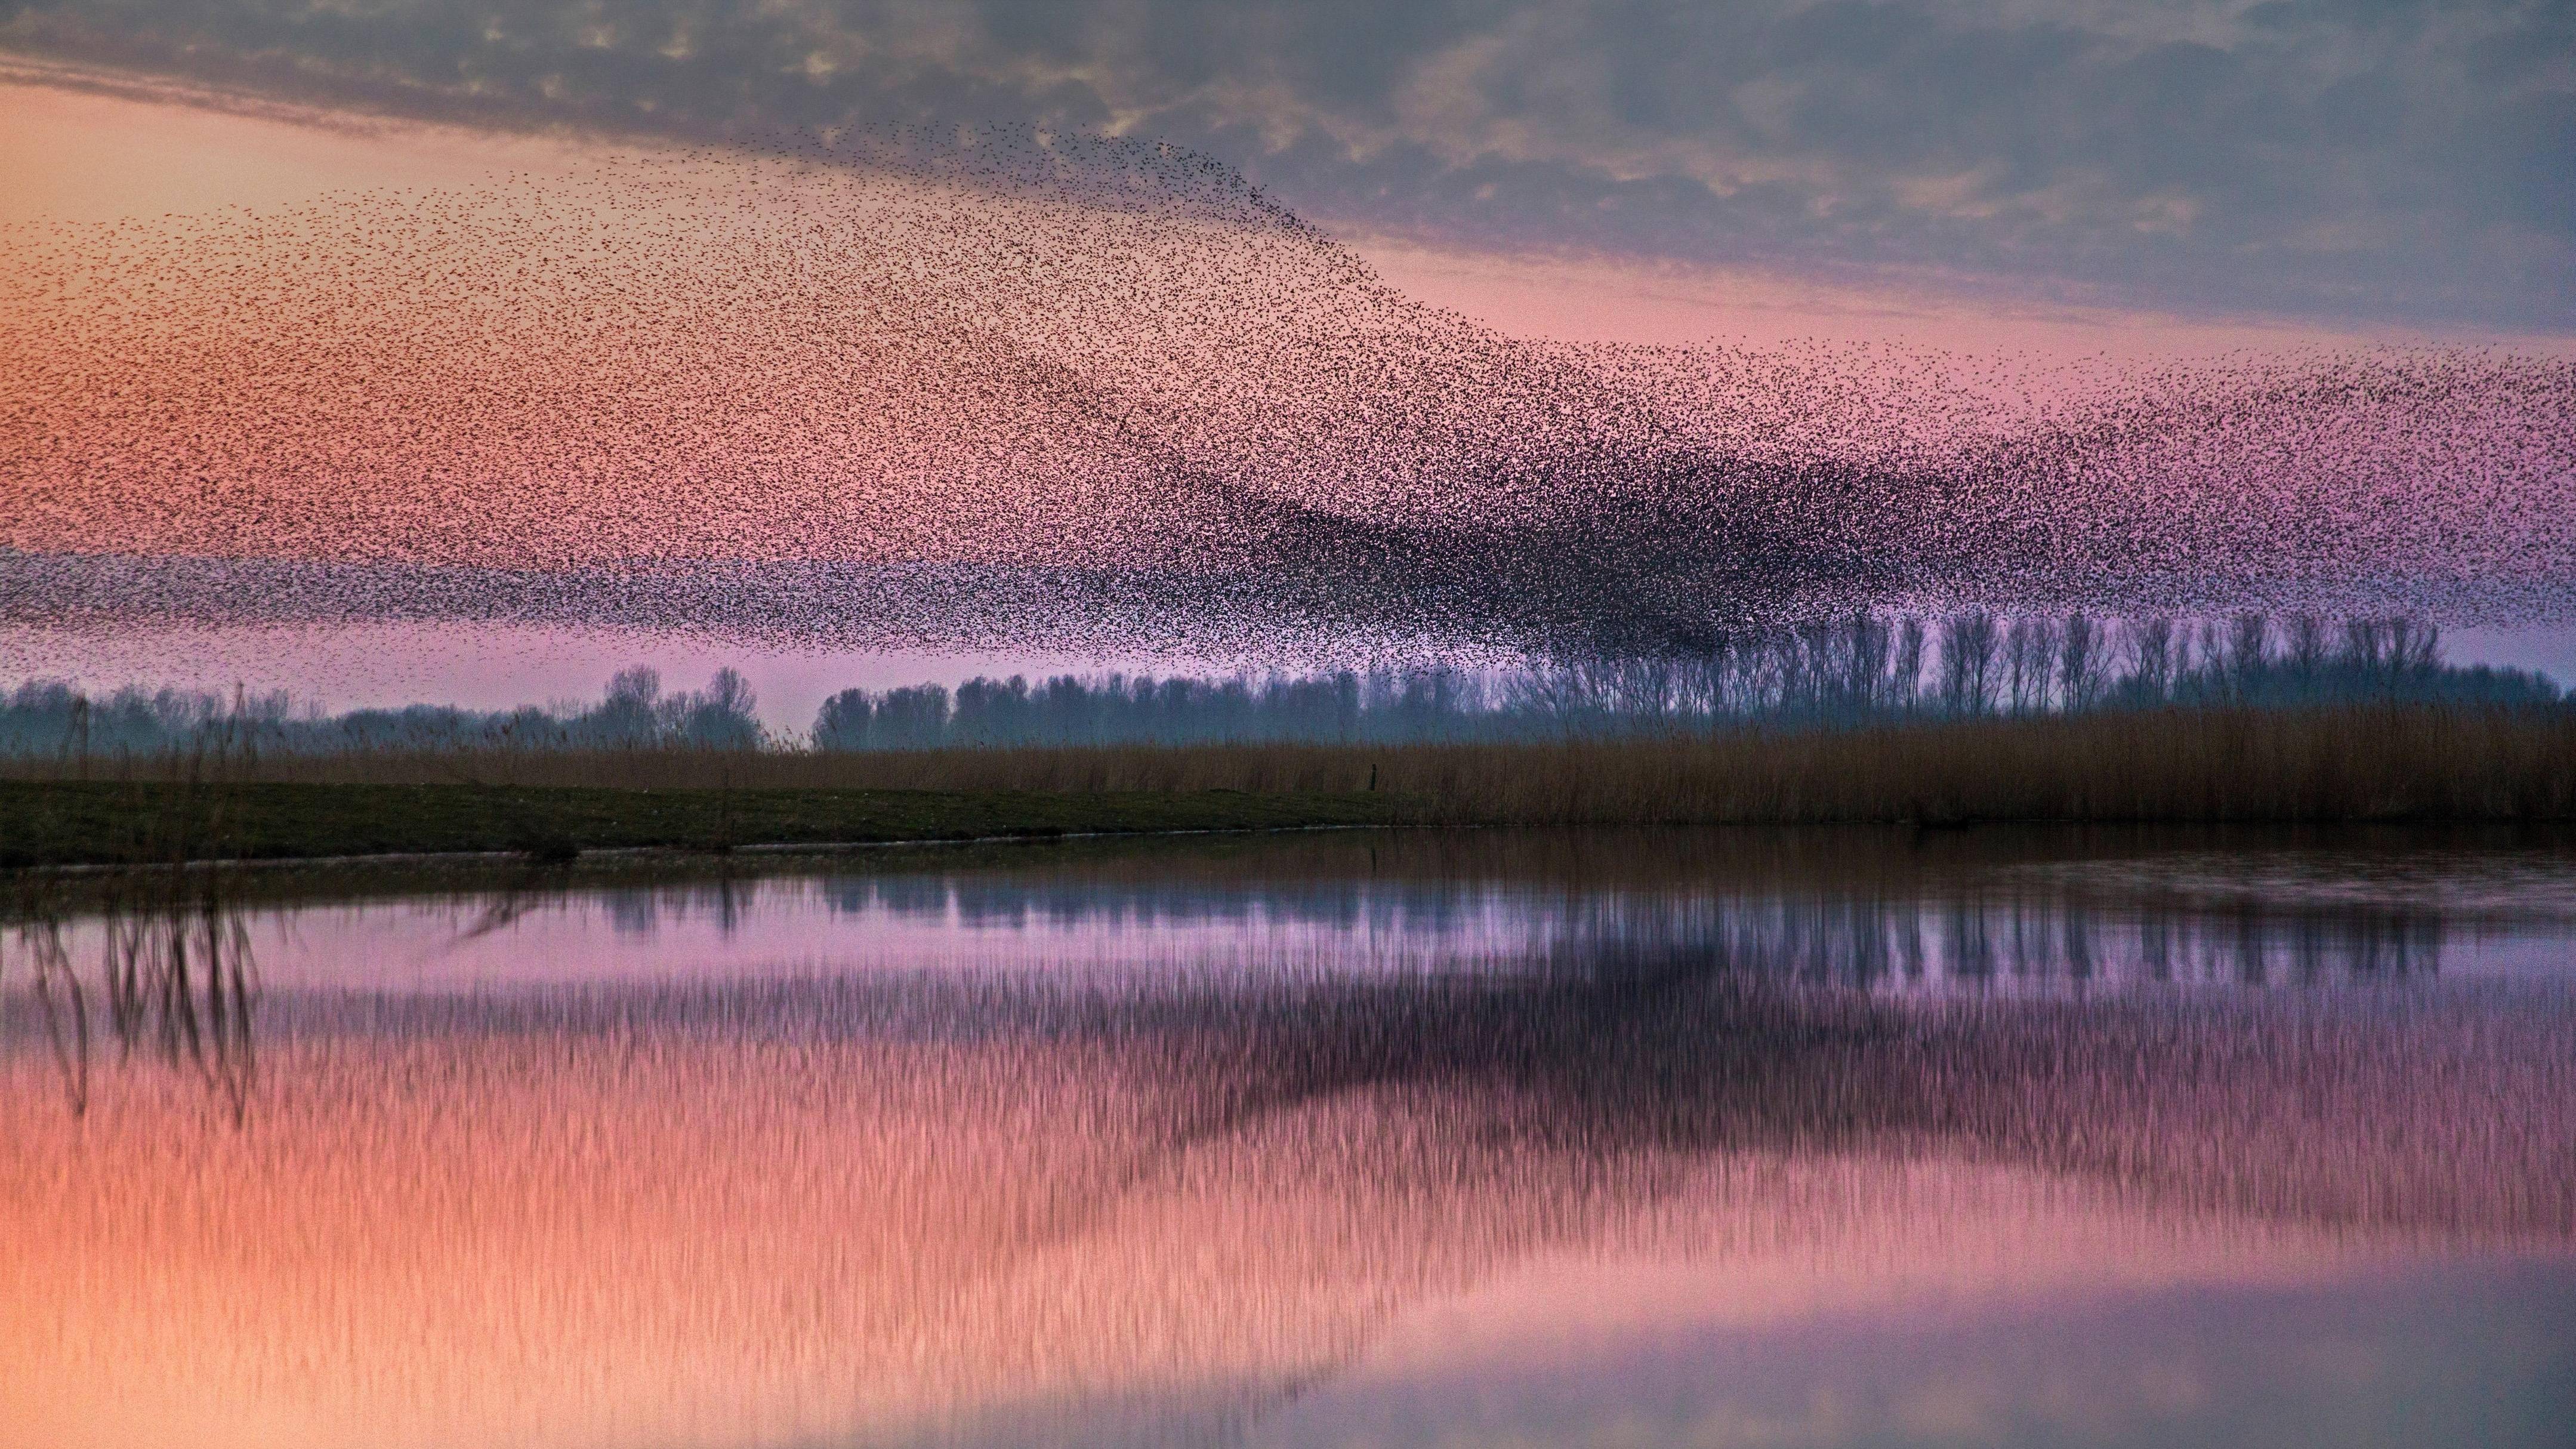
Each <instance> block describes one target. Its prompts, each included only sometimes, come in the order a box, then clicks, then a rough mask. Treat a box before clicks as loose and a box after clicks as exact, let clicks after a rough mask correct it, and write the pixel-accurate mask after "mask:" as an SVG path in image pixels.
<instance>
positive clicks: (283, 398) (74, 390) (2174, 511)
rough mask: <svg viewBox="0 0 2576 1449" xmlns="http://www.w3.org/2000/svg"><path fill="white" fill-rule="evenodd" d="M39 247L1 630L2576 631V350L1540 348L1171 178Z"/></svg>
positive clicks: (750, 167)
mask: <svg viewBox="0 0 2576 1449" xmlns="http://www.w3.org/2000/svg"><path fill="white" fill-rule="evenodd" d="M863 143H864V144H863ZM0 255H5V256H6V258H7V259H8V265H7V266H6V267H0V496H5V497H6V498H8V499H9V507H8V508H7V509H6V510H5V511H0V620H15V621H20V622H27V621H39V622H41V621H45V620H57V621H58V620H64V619H93V620H96V619H110V620H112V619H117V618H141V617H169V616H185V617H206V616H215V617H224V618H259V619H288V620H308V621H310V620H329V619H361V618H385V617H439V618H448V617H479V618H504V619H514V620H520V621H531V620H536V621H544V620H561V621H594V622H598V621H605V622H618V623H646V624H654V625H660V626H665V627H672V628H682V629H707V630H715V631H730V632H734V633H738V634H739V633H752V634H760V635H766V636H774V637H777V638H781V639H793V640H802V641H807V642H812V643H818V644H828V645H832V646H836V647H888V646H914V647H918V646H924V645H928V646H941V645H970V646H971V645H982V646H986V647H991V646H997V645H998V646H1043V647H1059V648H1061V647H1076V648H1091V649H1098V650H1132V649H1137V648H1147V649H1151V648H1158V647H1168V646H1172V645H1175V644H1190V645H1195V646H1197V647H1199V648H1201V649H1202V650H1214V651H1218V652H1237V653H1253V654H1259V653H1271V654H1275V655H1286V654H1295V653H1312V652H1313V651H1315V650H1316V649H1319V648H1320V649H1326V650H1329V649H1333V648H1340V647H1346V646H1351V645H1352V644H1353V641H1358V640H1363V639H1365V640H1372V641H1379V642H1386V643H1391V644H1392V645H1393V646H1400V647H1415V646H1429V647H1434V648H1452V649H1477V648H1497V649H1510V650H1514V651H1530V650H1537V651H1541V652H1547V651H1556V650H1567V649H1582V650H1598V649H1616V650H1638V651H1656V650H1665V649H1677V648H1688V647H1689V646H1690V644H1691V642H1692V641H1693V640H1694V639H1696V638H1699V637H1702V636H1704V635H1706V634H1707V633H1708V632H1710V631H1712V630H1715V629H1719V628H1724V627H1729V626H1731V625H1734V624H1737V623H1741V622H1745V621H1748V620H1756V619H1766V618H1781V617H1792V616H1802V615H1805V616H1812V615H1815V614H1818V613H1823V612H1840V611H1845V610H1849V609H1852V608H1855V607H1886V606H1897V605H1901V606H1905V607H1943V606H1956V605H1961V604H1995V605H2000V606H2003V607H2008V608H2031V607H2046V608H2051V609H2063V608H2068V607H2100V608H2102V609H2105V610H2114V611H2120V612H2130V613H2135V612H2142V611H2156V610H2175V611H2191V610H2207V609H2218V608H2233V607H2247V606H2261V607H2267V608H2301V609H2316V610H2321V611H2326V612H2354V611H2361V610H2369V609H2382V608H2389V607H2407V608H2413V609H2418V610H2422V611H2425V612H2428V613H2431V614H2433V615H2435V616H2436V617H2448V618H2453V619H2459V620H2467V621H2506V620H2522V621H2536V620H2544V619H2548V618H2552V617H2556V616H2559V615H2563V614H2565V613H2566V612H2569V604H2570V602H2571V601H2576V590H2571V588H2570V584H2571V582H2576V362H2571V361H2570V360H2568V359H2566V358H2564V357H2554V356H2548V355H2532V354H2527V353H2514V352H2502V351H2482V350H2465V349H2413V350H2394V349H2359V350H2348V351H2303V352H2292V353H2286V354H2277V355H2268V356H2257V355H2250V354H2248V355H2238V356H2232V357H2227V358H2223V359H2218V360H2212V361H2202V362H2195V363H2178V364H2174V365H2171V366H2167V367H2162V368H2146V369H2139V368H2131V369H2126V370H2111V369H2100V370H2095V371H2093V372H2090V373H2087V374H2085V375H2084V377H2083V378H2082V379H2081V381H2080V385H2075V384H2067V385H2060V383H2059V382H2057V381H2052V380H2051V379H2050V378H2048V377H2046V376H2043V375H2041V374H2040V373H2039V372H2038V371H2036V370H2035V369H2034V368H2032V367H2030V366H2028V365H2025V364H2022V363H2018V362H2014V361H2012V360H2010V359H1984V360H1980V359H1974V358H1966V357H1960V356H1955V355H1945V354H1941V353H1936V352H1929V351H1922V350H1912V349H1905V348H1899V347H1861V348H1854V347H1834V346H1825V345H1821V344H1820V345H1815V346H1808V347H1791V348H1785V349H1780V348H1775V349H1767V350H1756V349H1746V348H1738V347H1725V346H1714V345H1712V346H1707V347H1695V348H1654V347H1637V346H1618V345H1598V344H1595V345H1576V344H1567V343H1558V342H1549V341H1540V340H1531V339H1525V338H1518V337H1513V336H1507V335H1504V334H1502V333H1499V332H1497V331H1495V330H1493V329H1491V328H1489V327H1486V326H1483V325H1480V324H1478V323H1476V322H1473V321H1471V320H1469V319H1467V318H1464V317H1462V316H1460V315H1458V314H1456V313H1453V312H1447V311H1443V310H1439V309H1436V308H1432V307H1429V306H1425V305H1422V304H1420V303H1417V302H1415V301H1413V300H1410V299H1408V298H1407V297H1405V296H1404V295H1402V294H1401V293H1399V292H1398V291H1396V290H1395V289H1393V288H1391V287H1390V286H1388V285H1386V284H1384V283H1383V282H1381V281H1380V280H1378V279H1377V277H1376V276H1375V275H1374V274H1373V273H1372V272H1371V270H1370V269H1369V268H1368V266H1367V265H1365V264H1364V263H1363V262H1362V261H1361V260H1360V259H1359V258H1358V257H1356V256H1355V255H1354V254H1353V253H1352V252H1351V251H1349V250H1348V249H1346V248H1345V247H1343V246H1341V245H1339V244H1337V243H1336V242H1334V241H1333V240H1332V239H1331V238H1330V237H1329V236H1327V235H1325V234H1324V233H1323V232H1321V231H1319V230H1318V229H1316V228H1314V227H1312V226H1310V225H1308V224H1306V223H1304V222H1302V221H1300V220H1299V219H1298V218H1296V217H1295V216H1293V215H1291V214H1290V213H1289V212H1287V211H1286V210H1284V209H1283V208H1281V207H1279V206H1278V205H1276V204H1275V203H1273V202H1271V201H1270V200H1268V199H1267V198H1265V197H1263V196H1262V195H1261V194H1260V193H1259V192H1257V191H1256V190H1254V189H1253V188H1251V187H1249V186H1247V185H1246V184H1245V183H1243V181H1242V180H1241V179H1240V178H1239V177H1238V176H1236V175H1235V174H1234V173H1233V172H1231V171H1230V170H1228V169H1227V168H1225V167H1223V166H1221V165H1219V164H1216V163H1214V162H1211V161H1209V160H1207V159H1206V158H1203V157H1200V156H1196V155H1194V154H1191V153H1187V152H1183V151H1178V150H1175V149H1172V148H1168V147H1162V146H1157V145H1153V144H1148V143H1130V142H1122V141H1109V140H1100V139H1096V138H1095V139H1089V140H1083V139H1078V138H1064V137H1057V136H1051V135H1046V134H1042V133H1037V132H1023V133H996V132H985V133H979V134H973V135H965V136H957V135H929V134H926V133H925V134H923V135H919V136H879V137H874V138H857V137H816V138H807V139H805V140H803V141H800V142H795V143H792V144H791V143H776V144H769V145H764V146H735V147H709V148H704V149H699V150H694V151H686V152H682V151H662V152H654V151H641V150H637V151H626V152H617V153H605V152H603V153H602V154H601V156H600V157H599V159H598V160H597V164H596V165H595V167H593V168H592V169H589V170H587V171H585V172H583V173H581V174H579V175H576V176H566V175H545V176H538V175H507V176H496V177H495V178H493V179H492V180H490V181H489V182H488V183H487V184H485V185H483V186H481V187H479V188H476V189H471V190H455V191H430V192H424V191H417V190H393V189H388V190H383V191H376V192H368V193H362V194H337V195H333V196H330V197H327V198H324V199H322V200H319V201H315V202H312V203H309V204H305V205H301V206H297V207H292V208H286V209H278V210H270V211H252V210H247V209H234V210H230V211H224V212H218V213H212V214H203V215H193V216H184V217H175V216H174V217H165V218H158V219H137V220H129V221H125V222H121V223H115V224H104V225H86V224H71V223H55V224H47V225H43V226H30V227H20V228H16V229H14V230H12V231H8V232H0Z"/></svg>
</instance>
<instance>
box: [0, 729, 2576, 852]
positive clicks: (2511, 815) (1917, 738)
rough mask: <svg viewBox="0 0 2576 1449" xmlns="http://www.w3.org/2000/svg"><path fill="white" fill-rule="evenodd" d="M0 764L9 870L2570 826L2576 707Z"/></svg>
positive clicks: (2, 848)
mask: <svg viewBox="0 0 2576 1449" xmlns="http://www.w3.org/2000/svg"><path fill="white" fill-rule="evenodd" d="M84 771H85V772H86V773H87V774H89V775H90V776H91V778H90V779H88V780H86V781H83V780H77V779H66V778H64V777H65V776H66V775H71V774H77V773H82V772H84ZM10 773H11V774H13V775H15V776H17V777H18V778H16V779H13V780H9V781H0V862H5V863H8V864H16V865H33V864H68V863H76V862H116V861H136V860H155V859H160V860H166V859H172V858H178V857H183V856H184V857H189V858H204V857H208V856H241V857H255V858H292V857H299V856H326V855H360V854H372V853H382V852H397V851H458V850H498V851H525V852H528V853H531V854H535V855H539V856H556V857H560V856H563V855H567V854H570V853H572V852H574V851H578V850H590V849H602V848H614V847H655V846H658V847H673V848H680V849H699V850H706V849H726V848H732V847H739V846H746V845H753V844H772V843H774V844H808V845H821V844H830V843H862V842H876V841H900V840H954V839H965V838H975V837H993V836H1032V837H1045V836H1054V835H1062V834H1071V833H1089V832H1131V831H1157V830H1217V829H1273V828H1283V827H1294V826H1319V825H1368V824H1384V825H1420V826H1444V825H1445V826H1463V825H1576V824H1580V825H1711V824H1829V823H1858V822H1886V823H1902V824H1913V825H1952V824H1969V823H1976V822H2002V821H2084V822H2126V821H2153V822H2343V821H2412V822H2445V821H2449V822H2458V821H2542V820H2561V821H2563V820H2570V819H2576V714H2571V713H2569V712H2566V711H2559V710H2550V711H2488V710H2461V709H2444V708H2433V707H2415V706H2389V707H2371V708H2345V709H2331V710H2315V711H2266V710H2214V709H2201V710H2168V711H2156V712H2141V713H2117V714H2098V715H2087V716H2079V717H2073V718H2057V717H2043V718H2034V719H1991V720H1978V721H1952V722H1937V723H1921V724H1907V725H1894V726H1885V727H1878V728H1871V729H1862V730H1849V731H1828V732H1809V733H1771V732H1759V731H1747V732H1742V733H1736V734H1729V735H1721V736H1715V737H1692V738H1665V739H1642V740H1625V741H1606V740H1588V741H1567V742H1563V743H1555V744H1542V745H1414V746H1401V747H1370V746H1324V745H1241V746H1207V747H1193V748H1179V749H1151V748H1104V749H1015V750H953V751H943V752H937V753H929V754H857V755H824V754H806V753H794V752H770V753H760V754H751V753H716V752H691V751H655V752H645V753H635V752H609V753H592V754H583V753H547V754H539V753H506V752H493V753H488V754H472V755H458V754H452V753H450V754H437V755H413V754H402V753H391V752H386V753H373V754H366V755H350V756H334V757H316V758H275V759H264V760H256V761H249V762H242V761H238V760H236V761H233V762H231V763H229V764H227V765H225V766H223V767H222V768H219V769H210V768H208V767H206V766H204V764H203V763H202V762H201V761H200V762H194V763H191V762H175V761H174V762H151V763H148V764H144V765H139V766H137V765H107V764H103V763H101V762H98V761H91V762H88V763H87V764H86V765H85V766H77V767H76V766H73V765H72V764H70V763H68V762H48V763H46V764H43V765H41V766H40V765H34V764H30V763H28V762H20V763H19V764H17V765H16V766H13V767H12V768H11V770H10ZM103 775H114V776H116V777H117V778H113V779H101V778H99V777H100V776H103Z"/></svg>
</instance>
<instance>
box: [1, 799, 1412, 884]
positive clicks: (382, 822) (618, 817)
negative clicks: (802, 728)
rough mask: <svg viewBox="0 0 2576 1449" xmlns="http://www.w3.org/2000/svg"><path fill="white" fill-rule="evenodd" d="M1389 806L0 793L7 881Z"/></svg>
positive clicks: (1132, 828)
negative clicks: (29, 875)
mask: <svg viewBox="0 0 2576 1449" xmlns="http://www.w3.org/2000/svg"><path fill="white" fill-rule="evenodd" d="M1388 816H1389V811H1388V809H1387V805H1386V802H1385V799H1384V798H1383V797H1378V798H1371V797H1368V796H1365V795H1363V796H1358V797H1348V796H1328V795H1303V794H1279V795H1265V794H1249V793H1245V792H1240V791H1228V790H1199V791H1187V792H1168V793H1145V792H1116V793H1082V794H1076V793H1033V792H1023V791H926V790H795V789H749V790H720V789H719V790H706V789H614V788H604V787H565V786H484V785H452V784H440V785H368V784H309V783H280V782H274V781H257V782H243V783H229V782H228V783H219V784H208V783H202V782H201V783H195V784H182V783H171V782H126V781H120V782H82V781H27V780H13V781H0V867H27V866H54V865H104V864H129V863H141V864H152V863H160V862H168V861H175V860H206V859H239V860H294V859H315V858H322V857H331V856H363V855H391V854H429V853H441V852H463V851H509V852H518V853H522V854H526V855H529V856H532V857H536V858H539V859H568V858H570V857H571V856H573V855H575V854H577V853H579V852H581V851H589V850H620V849H652V848H662V849H674V850H694V851H724V850H731V849H735V848H738V847H743V846H751V845H813V846H823V845H865V844H876V843H894V842H904V841H941V840H974V839H989V838H1014V837H1025V838H1029V839H1049V838H1056V837H1061V836H1067V835H1083V834H1129V833H1141V832H1154V831H1187V830H1275V829H1288V828H1297V827H1315V826H1344V825H1375V824H1382V823H1385V821H1386V820H1387V818H1388Z"/></svg>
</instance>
